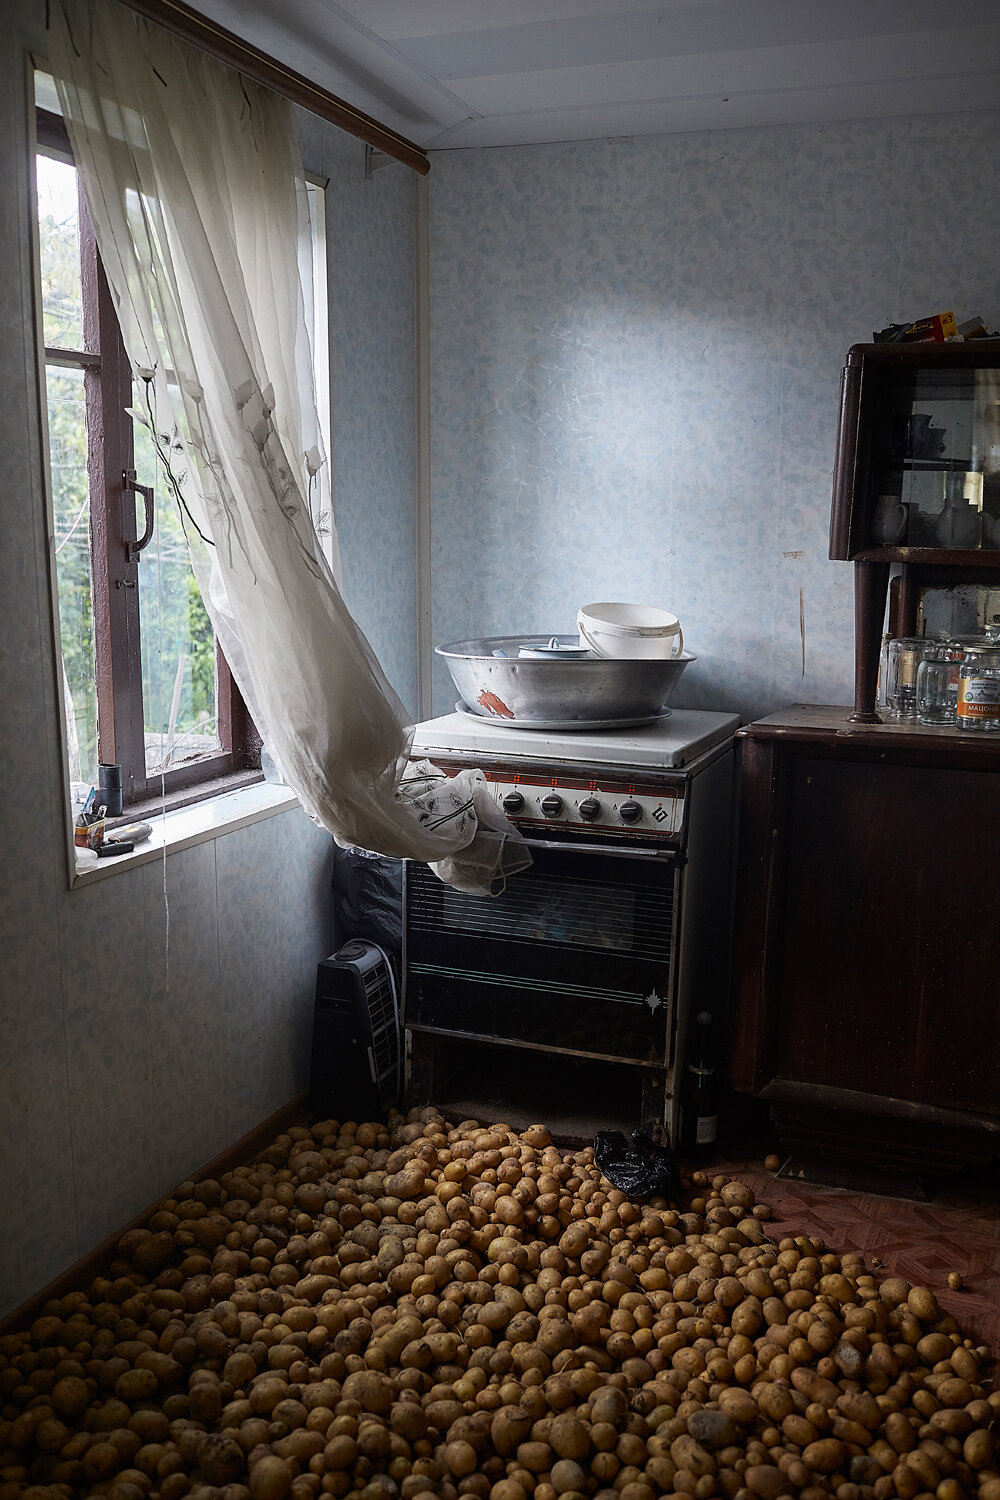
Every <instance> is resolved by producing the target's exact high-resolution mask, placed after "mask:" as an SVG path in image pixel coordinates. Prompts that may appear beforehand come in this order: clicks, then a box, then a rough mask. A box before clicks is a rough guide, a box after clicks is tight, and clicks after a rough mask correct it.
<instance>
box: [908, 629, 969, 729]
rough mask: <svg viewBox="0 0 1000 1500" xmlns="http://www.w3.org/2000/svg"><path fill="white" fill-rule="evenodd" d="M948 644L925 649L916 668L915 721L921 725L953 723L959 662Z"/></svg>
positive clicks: (943, 643)
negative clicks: (953, 657) (953, 656)
mask: <svg viewBox="0 0 1000 1500" xmlns="http://www.w3.org/2000/svg"><path fill="white" fill-rule="evenodd" d="M952 655H953V653H951V652H950V651H949V646H948V643H946V642H941V643H940V644H939V645H935V646H928V648H927V650H926V651H925V652H924V657H923V660H922V661H921V663H920V665H919V667H918V668H917V718H918V719H919V720H920V722H921V724H954V722H955V704H956V702H957V701H958V672H959V662H958V661H957V660H952V659H951V658H952Z"/></svg>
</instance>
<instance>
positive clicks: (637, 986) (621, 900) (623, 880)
mask: <svg viewBox="0 0 1000 1500" xmlns="http://www.w3.org/2000/svg"><path fill="white" fill-rule="evenodd" d="M531 853H532V858H533V859H534V864H533V866H532V868H531V869H530V870H527V871H525V872H524V873H522V874H520V875H516V876H514V878H513V879H512V880H510V881H509V882H508V884H507V887H506V889H505V890H504V892H503V894H502V895H500V896H494V897H490V896H466V895H463V894H462V893H461V892H460V891H456V890H453V889H452V888H451V887H450V886H446V885H442V883H441V881H439V880H438V878H437V876H436V875H434V874H432V873H431V871H430V870H428V869H427V867H426V865H421V864H415V863H414V864H410V865H408V866H407V873H406V998H405V1007H406V1021H407V1023H408V1024H410V1025H423V1026H429V1027H434V1028H435V1029H439V1030H442V1031H448V1032H460V1033H463V1034H465V1035H467V1036H483V1037H497V1038H502V1039H506V1040H509V1041H515V1042H522V1043H528V1044H534V1045H536V1046H539V1047H545V1048H546V1049H551V1048H553V1047H561V1048H565V1049H567V1050H568V1051H572V1052H577V1053H583V1054H588V1055H594V1056H602V1057H614V1058H623V1059H628V1060H630V1061H635V1062H647V1063H655V1064H659V1065H660V1066H663V1064H664V1063H665V1061H666V1060H667V1052H668V1044H669V1038H670V1034H671V1028H670V1025H669V1021H670V1015H671V997H672V968H671V955H672V938H673V928H674V891H675V865H674V859H673V855H672V854H670V853H660V852H657V853H655V854H654V853H652V852H650V851H648V850H636V851H627V850H615V851H614V852H613V853H612V852H606V851H605V850H604V849H602V848H600V847H599V846H596V847H594V846H592V847H590V848H587V849H565V848H562V849H554V848H551V847H546V846H545V845H544V844H540V843H539V844H536V843H532V846H531Z"/></svg>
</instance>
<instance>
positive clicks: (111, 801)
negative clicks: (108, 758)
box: [97, 762, 122, 818]
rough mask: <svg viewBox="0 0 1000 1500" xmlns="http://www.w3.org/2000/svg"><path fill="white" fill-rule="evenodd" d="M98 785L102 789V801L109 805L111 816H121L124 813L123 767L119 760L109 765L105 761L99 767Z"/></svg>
mask: <svg viewBox="0 0 1000 1500" xmlns="http://www.w3.org/2000/svg"><path fill="white" fill-rule="evenodd" d="M97 775H98V785H99V786H100V789H101V795H100V799H99V800H100V801H101V802H103V803H105V805H106V806H107V816H108V817H109V818H120V817H121V815H122V768H121V766H120V765H118V764H117V762H112V763H111V764H109V765H104V764H103V763H102V764H101V765H99V766H98V768H97Z"/></svg>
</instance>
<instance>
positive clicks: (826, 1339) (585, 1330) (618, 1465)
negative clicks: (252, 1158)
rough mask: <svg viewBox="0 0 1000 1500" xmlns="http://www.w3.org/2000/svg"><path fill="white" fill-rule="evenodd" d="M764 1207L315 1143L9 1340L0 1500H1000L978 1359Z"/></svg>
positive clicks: (269, 1163) (189, 1189)
mask: <svg viewBox="0 0 1000 1500" xmlns="http://www.w3.org/2000/svg"><path fill="white" fill-rule="evenodd" d="M769 1213H770V1211H769V1209H768V1207H767V1205H766V1204H756V1203H755V1202H754V1197H753V1193H752V1191H751V1190H750V1189H749V1188H748V1187H747V1186H746V1185H745V1184H742V1183H736V1182H731V1181H729V1180H728V1178H727V1177H726V1176H725V1174H718V1175H716V1176H715V1177H714V1178H709V1177H708V1176H707V1175H706V1174H702V1173H696V1174H694V1176H693V1178H692V1180H691V1187H690V1191H688V1190H687V1189H685V1190H684V1192H683V1193H682V1194H681V1195H680V1196H679V1197H678V1200H677V1202H676V1203H675V1204H673V1205H670V1204H667V1203H665V1202H663V1201H662V1200H659V1201H657V1202H655V1203H654V1204H652V1205H648V1206H647V1205H639V1204H634V1203H631V1202H629V1200H628V1199H627V1198H626V1196H625V1195H624V1194H623V1193H621V1192H620V1191H618V1190H617V1189H615V1188H613V1186H612V1185H611V1184H610V1183H609V1182H607V1181H606V1180H605V1179H604V1178H602V1176H601V1174H600V1172H599V1171H598V1169H597V1168H596V1166H595V1165H594V1161H593V1152H592V1150H590V1149H588V1150H584V1151H577V1152H567V1151H564V1150H562V1149H560V1148H558V1147H556V1146H554V1145H553V1144H552V1142H551V1137H550V1135H549V1132H548V1130H547V1128H546V1127H545V1126H543V1125H538V1126H531V1127H529V1129H528V1130H526V1131H524V1132H523V1133H521V1134H520V1135H518V1134H516V1133H515V1132H514V1131H512V1130H511V1129H510V1128H509V1127H508V1126H507V1125H506V1124H504V1123H502V1122H496V1123H494V1124H492V1125H489V1126H483V1125H481V1124H479V1123H478V1122H476V1121H464V1122H462V1124H461V1125H459V1126H457V1127H454V1128H449V1127H447V1126H446V1125H445V1124H444V1122H443V1121H442V1119H441V1117H440V1116H439V1115H437V1113H436V1112H435V1111H434V1110H433V1109H420V1110H413V1111H410V1114H409V1116H403V1115H401V1114H399V1113H397V1112H395V1111H393V1112H391V1113H390V1118H389V1121H388V1125H387V1126H383V1125H381V1124H378V1123H377V1122H366V1121H361V1122H354V1121H344V1122H339V1121H334V1120H330V1121H323V1122H321V1123H320V1124H319V1125H317V1126H314V1127H313V1128H312V1130H310V1129H308V1128H306V1127H304V1126H296V1127H294V1129H292V1130H290V1131H288V1132H287V1133H285V1134H284V1135H282V1136H279V1137H278V1139H277V1140H276V1141H275V1142H274V1143H273V1145H272V1146H271V1147H269V1148H268V1149H267V1150H265V1151H264V1152H262V1153H261V1154H260V1156H259V1157H258V1159H257V1161H256V1162H255V1163H253V1164H251V1165H250V1166H248V1167H245V1168H242V1169H241V1170H240V1171H239V1172H234V1173H226V1174H224V1175H223V1177H222V1178H220V1179H219V1180H218V1181H216V1180H214V1179H211V1180H208V1179H207V1180H205V1181H204V1182H195V1181H190V1182H187V1183H184V1184H182V1185H181V1188H180V1189H178V1190H177V1192H176V1193H175V1194H174V1195H173V1196H172V1197H171V1198H168V1199H164V1200H163V1201H162V1203H161V1204H160V1205H159V1206H158V1207H157V1209H156V1211H155V1213H154V1214H153V1215H151V1216H150V1218H149V1220H148V1223H147V1225H146V1226H144V1227H143V1228H141V1229H139V1230H136V1231H130V1232H129V1233H128V1234H127V1235H124V1236H122V1237H121V1239H120V1241H119V1244H118V1246H117V1250H116V1255H117V1260H116V1261H115V1263H114V1264H113V1265H111V1266H110V1268H109V1271H108V1274H107V1275H106V1276H101V1277H98V1278H97V1279H96V1280H95V1281H94V1283H93V1285H92V1287H91V1289H90V1291H89V1292H86V1293H85V1292H79V1293H70V1294H69V1295H67V1296H66V1297H63V1298H60V1299H53V1300H52V1301H50V1302H49V1303H47V1304H46V1305H45V1306H44V1307H43V1309H42V1311H41V1315H40V1316H39V1317H38V1318H36V1319H35V1321H34V1323H33V1324H32V1326H31V1328H30V1330H29V1331H28V1332H26V1333H23V1334H12V1335H8V1336H7V1337H5V1338H3V1339H0V1402H2V1403H6V1404H5V1405H3V1406H2V1409H3V1413H4V1417H5V1420H4V1421H3V1422H2V1423H0V1451H2V1453H3V1455H4V1461H3V1463H0V1468H3V1469H4V1474H3V1479H4V1481H5V1485H0V1489H2V1490H3V1494H2V1495H0V1500H8V1497H7V1494H6V1489H7V1488H9V1487H11V1486H15V1487H17V1488H18V1489H24V1491H25V1500H34V1494H35V1491H36V1490H37V1491H39V1497H38V1500H42V1494H41V1490H42V1489H44V1490H45V1492H46V1497H47V1494H48V1490H49V1489H52V1490H53V1493H56V1489H57V1487H58V1493H59V1494H62V1493H63V1491H65V1492H66V1493H67V1494H68V1493H70V1492H72V1493H77V1492H79V1493H91V1492H94V1493H98V1492H99V1493H105V1492H106V1493H107V1496H108V1500H149V1496H150V1495H151V1494H154V1493H155V1494H156V1495H157V1496H158V1497H159V1500H184V1497H187V1496H188V1495H190V1496H191V1500H202V1497H203V1496H208V1495H211V1494H217V1495H218V1497H219V1500H285V1497H287V1500H314V1497H315V1496H316V1495H317V1494H321V1495H327V1494H329V1495H332V1496H333V1497H334V1500H348V1497H350V1496H355V1497H357V1500H390V1497H391V1496H392V1495H398V1497H399V1500H424V1497H427V1496H433V1495H438V1496H444V1497H448V1500H459V1496H460V1495H461V1496H466V1495H467V1496H469V1497H470V1500H527V1496H528V1495H529V1494H532V1493H533V1494H534V1500H558V1497H560V1496H567V1497H569V1500H577V1497H580V1500H583V1497H584V1496H589V1495H590V1494H594V1495H597V1494H602V1493H603V1492H606V1491H613V1492H614V1493H615V1494H616V1495H617V1496H619V1497H620V1500H655V1497H656V1496H658V1495H661V1494H672V1493H675V1494H679V1495H683V1496H689V1497H692V1500H705V1497H706V1496H713V1497H718V1500H734V1497H735V1496H736V1494H737V1493H738V1492H742V1493H744V1494H745V1495H747V1496H750V1497H755V1500H783V1497H784V1496H786V1495H787V1496H790V1497H791V1496H797V1495H799V1494H800V1493H802V1494H803V1496H804V1500H821V1492H822V1493H827V1492H828V1493H830V1494H833V1495H835V1496H836V1497H837V1500H858V1496H859V1493H860V1492H861V1491H864V1493H865V1494H866V1495H869V1494H870V1497H871V1500H917V1497H918V1496H919V1495H921V1494H931V1495H932V1496H934V1500H963V1497H964V1494H965V1491H966V1490H967V1489H968V1483H969V1481H968V1476H969V1475H970V1474H972V1475H973V1476H975V1479H974V1481H973V1487H975V1483H978V1485H979V1500H1000V1480H997V1479H996V1478H995V1472H996V1471H995V1467H994V1466H995V1462H996V1459H995V1444H994V1438H993V1436H992V1434H991V1432H990V1430H989V1428H990V1424H991V1423H992V1422H993V1421H994V1420H995V1417H996V1415H997V1413H998V1412H1000V1396H996V1397H994V1396H991V1398H990V1399H989V1400H987V1399H986V1397H985V1396H984V1395H983V1387H982V1386H981V1385H980V1384H979V1381H980V1369H981V1364H982V1361H983V1360H984V1359H985V1357H986V1352H985V1351H984V1350H975V1349H973V1347H972V1345H971V1343H970V1342H969V1341H968V1340H965V1341H963V1339H962V1337H961V1334H960V1333H958V1332H957V1330H956V1326H955V1324H954V1321H953V1320H952V1319H950V1318H948V1317H945V1316H943V1315H942V1314H941V1311H940V1308H939V1306H938V1304H937V1299H936V1297H935V1295H934V1292H933V1290H932V1289H931V1288H928V1287H919V1286H918V1287H913V1286H911V1285H910V1284H909V1283H908V1282H906V1281H904V1280H903V1279H902V1278H899V1277H888V1278H886V1279H885V1280H884V1281H883V1282H882V1283H881V1285H878V1284H877V1283H876V1280H875V1278H874V1277H873V1276H870V1275H868V1274H867V1273H866V1272H865V1270H864V1265H863V1262H862V1259H861V1257H860V1256H858V1255H853V1254H852V1255H843V1256H838V1255H836V1254H833V1253H829V1252H827V1251H826V1249H825V1247H824V1246H822V1245H820V1244H819V1243H818V1242H817V1241H816V1240H815V1239H812V1238H809V1237H808V1236H805V1235H799V1236H797V1237H787V1238H785V1239H782V1240H781V1241H780V1243H779V1244H777V1245H775V1244H771V1243H769V1242H768V1241H767V1240H766V1239H765V1237H764V1235H765V1231H764V1228H763V1227H762V1226H763V1224H765V1223H766V1221H767V1219H768V1217H769ZM36 1476H38V1477H39V1482H38V1483H36ZM29 1480H30V1483H29ZM42 1480H44V1485H43V1484H42V1483H41V1481H42ZM994 1489H995V1490H996V1491H997V1493H996V1494H994V1493H993V1490H994ZM883 1491H884V1493H883ZM10 1500H14V1496H13V1490H12V1494H11V1497H10Z"/></svg>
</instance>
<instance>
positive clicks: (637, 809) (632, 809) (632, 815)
mask: <svg viewBox="0 0 1000 1500" xmlns="http://www.w3.org/2000/svg"><path fill="white" fill-rule="evenodd" d="M618 816H619V817H620V818H621V820H622V822H623V823H638V822H639V820H640V819H641V817H642V805H641V803H639V802H633V801H631V799H630V800H629V801H628V802H623V803H622V805H621V807H620V808H619V809H618Z"/></svg>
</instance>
